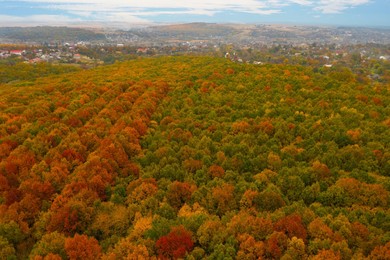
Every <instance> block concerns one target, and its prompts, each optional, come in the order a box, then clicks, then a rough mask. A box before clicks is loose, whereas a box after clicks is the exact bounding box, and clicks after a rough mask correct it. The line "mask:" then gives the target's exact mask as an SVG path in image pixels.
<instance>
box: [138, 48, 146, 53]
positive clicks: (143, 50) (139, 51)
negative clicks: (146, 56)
mask: <svg viewBox="0 0 390 260" xmlns="http://www.w3.org/2000/svg"><path fill="white" fill-rule="evenodd" d="M147 52H148V48H138V49H137V53H147Z"/></svg>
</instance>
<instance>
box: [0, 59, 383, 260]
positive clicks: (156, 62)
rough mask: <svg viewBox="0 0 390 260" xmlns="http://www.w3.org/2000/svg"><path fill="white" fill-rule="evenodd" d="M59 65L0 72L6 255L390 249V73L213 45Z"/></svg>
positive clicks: (273, 255)
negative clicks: (248, 59) (366, 75)
mask: <svg viewBox="0 0 390 260" xmlns="http://www.w3.org/2000/svg"><path fill="white" fill-rule="evenodd" d="M57 73H58V72H57V71H52V73H51V71H50V70H45V74H44V76H42V77H38V78H34V80H33V81H29V82H26V84H23V82H24V81H23V80H25V78H23V77H22V78H20V79H19V81H17V82H10V83H7V84H5V83H4V84H0V122H1V124H0V158H1V160H0V259H5V258H6V257H8V259H28V258H30V259H78V258H77V257H80V258H82V259H100V258H101V259H137V257H138V259H157V258H160V259H177V258H186V259H258V258H260V259H261V258H264V259H280V258H283V259H351V258H354V259H360V258H362V259H364V258H367V259H386V257H388V252H389V250H390V225H389V223H390V214H389V213H390V212H389V202H390V196H389V192H390V179H389V177H390V150H389V144H390V118H389V115H390V111H389V109H390V95H389V83H388V82H375V83H371V81H369V80H368V79H366V80H362V79H361V78H360V80H357V78H358V77H357V75H355V74H353V73H352V72H351V71H350V70H348V69H346V68H341V67H339V68H329V69H324V70H313V69H312V68H311V67H310V66H306V67H303V66H293V65H284V64H283V65H263V66H256V65H247V64H237V63H233V62H230V61H228V60H225V59H218V58H210V57H159V58H149V59H146V58H144V59H137V60H133V61H128V62H122V63H115V64H113V65H109V66H102V67H98V68H95V69H91V70H83V71H73V72H66V71H61V73H62V74H60V75H58V74H57ZM46 74H49V75H46ZM16 75H19V74H16ZM20 75H23V74H20ZM14 80H17V78H16V79H14ZM29 80H30V79H29ZM126 257H127V258H126Z"/></svg>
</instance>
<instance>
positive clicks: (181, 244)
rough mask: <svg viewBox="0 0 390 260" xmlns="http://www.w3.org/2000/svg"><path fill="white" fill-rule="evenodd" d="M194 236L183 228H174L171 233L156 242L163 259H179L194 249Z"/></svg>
mask: <svg viewBox="0 0 390 260" xmlns="http://www.w3.org/2000/svg"><path fill="white" fill-rule="evenodd" d="M193 246H194V242H193V241H192V235H191V233H190V232H189V231H187V230H186V229H185V228H184V227H183V226H178V227H173V228H172V229H171V232H170V233H169V234H168V235H166V236H163V237H160V238H159V239H158V240H157V242H156V248H157V252H158V255H159V257H160V258H161V259H178V258H182V257H184V256H185V254H186V253H188V252H190V251H191V250H192V249H193Z"/></svg>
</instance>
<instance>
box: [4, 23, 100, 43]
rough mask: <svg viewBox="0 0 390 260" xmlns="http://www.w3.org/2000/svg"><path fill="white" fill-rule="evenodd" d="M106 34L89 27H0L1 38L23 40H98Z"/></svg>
mask: <svg viewBox="0 0 390 260" xmlns="http://www.w3.org/2000/svg"><path fill="white" fill-rule="evenodd" d="M105 38H106V37H105V36H104V34H101V33H96V32H93V31H91V30H88V29H82V28H69V27H50V26H42V27H41V26H39V27H0V39H9V40H14V41H22V42H42V41H48V42H50V41H96V40H105Z"/></svg>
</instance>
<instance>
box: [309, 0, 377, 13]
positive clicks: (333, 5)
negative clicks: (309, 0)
mask: <svg viewBox="0 0 390 260" xmlns="http://www.w3.org/2000/svg"><path fill="white" fill-rule="evenodd" d="M370 2H371V0H321V1H319V3H318V4H317V6H316V7H315V8H314V9H315V10H316V11H320V12H322V13H324V14H338V13H341V12H342V11H344V10H346V9H349V8H353V7H356V6H359V5H364V4H368V3H370Z"/></svg>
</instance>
